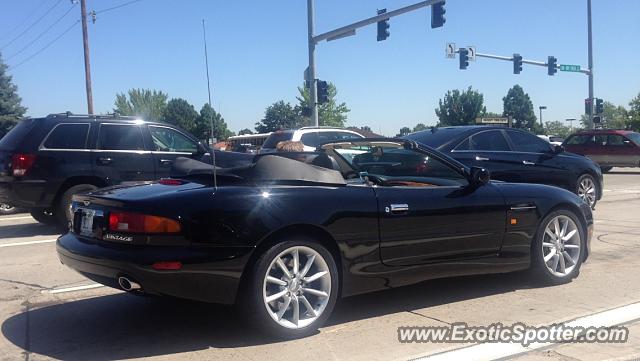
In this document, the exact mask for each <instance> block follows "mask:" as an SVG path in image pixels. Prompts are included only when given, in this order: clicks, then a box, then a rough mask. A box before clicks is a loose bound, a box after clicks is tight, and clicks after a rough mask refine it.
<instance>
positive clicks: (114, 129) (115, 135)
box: [98, 124, 144, 150]
mask: <svg viewBox="0 0 640 361" xmlns="http://www.w3.org/2000/svg"><path fill="white" fill-rule="evenodd" d="M98 149H101V150H144V142H143V141H142V130H141V129H140V127H139V126H137V125H129V124H101V125H100V131H99V133H98Z"/></svg>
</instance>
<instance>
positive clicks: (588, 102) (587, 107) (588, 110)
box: [584, 98, 593, 115]
mask: <svg viewBox="0 0 640 361" xmlns="http://www.w3.org/2000/svg"><path fill="white" fill-rule="evenodd" d="M584 113H585V114H586V115H591V114H592V113H593V99H591V98H587V99H585V100H584Z"/></svg>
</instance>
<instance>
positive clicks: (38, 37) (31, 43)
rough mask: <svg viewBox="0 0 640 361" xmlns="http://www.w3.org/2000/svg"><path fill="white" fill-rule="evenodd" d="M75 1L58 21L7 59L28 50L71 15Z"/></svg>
mask: <svg viewBox="0 0 640 361" xmlns="http://www.w3.org/2000/svg"><path fill="white" fill-rule="evenodd" d="M75 5H76V4H75V3H74V4H73V5H71V7H70V8H69V10H67V11H66V12H65V13H64V14H62V16H60V17H59V18H58V19H56V21H54V22H53V24H51V25H49V27H48V28H46V29H45V30H44V31H43V32H41V33H40V34H39V35H38V36H36V37H35V38H34V39H33V40H31V41H30V42H29V43H28V44H27V45H25V46H23V47H22V49H20V50H18V51H17V52H15V53H13V54H12V55H10V56H9V57H7V59H6V60H10V59H12V58H15V57H16V56H17V55H19V54H21V53H22V52H23V51H25V50H27V49H28V48H29V47H30V46H31V45H33V44H34V43H35V42H36V41H38V40H40V38H42V37H43V36H44V35H45V34H46V33H48V32H49V30H51V29H52V28H53V27H54V26H56V25H57V24H58V23H59V22H60V21H61V20H62V19H64V18H65V17H66V16H67V15H69V13H70V12H71V10H73V8H74V7H75Z"/></svg>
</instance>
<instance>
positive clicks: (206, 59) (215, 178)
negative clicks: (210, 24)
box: [202, 19, 218, 192]
mask: <svg viewBox="0 0 640 361" xmlns="http://www.w3.org/2000/svg"><path fill="white" fill-rule="evenodd" d="M202 40H203V42H204V63H205V66H206V67H207V92H208V93H209V107H210V108H211V113H210V114H209V122H210V123H211V164H212V165H213V190H214V192H217V191H218V174H217V172H216V151H215V149H214V148H215V144H214V139H215V138H214V137H213V112H214V110H213V105H212V104H211V85H210V82H209V54H208V53H207V31H206V29H205V27H204V19H202Z"/></svg>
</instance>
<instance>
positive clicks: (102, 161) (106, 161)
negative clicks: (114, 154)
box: [96, 157, 113, 165]
mask: <svg viewBox="0 0 640 361" xmlns="http://www.w3.org/2000/svg"><path fill="white" fill-rule="evenodd" d="M96 161H97V162H98V164H102V165H107V164H111V163H113V159H111V158H109V157H98V159H97V160H96Z"/></svg>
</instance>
